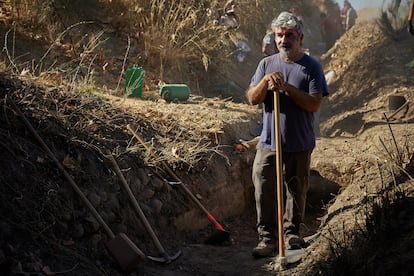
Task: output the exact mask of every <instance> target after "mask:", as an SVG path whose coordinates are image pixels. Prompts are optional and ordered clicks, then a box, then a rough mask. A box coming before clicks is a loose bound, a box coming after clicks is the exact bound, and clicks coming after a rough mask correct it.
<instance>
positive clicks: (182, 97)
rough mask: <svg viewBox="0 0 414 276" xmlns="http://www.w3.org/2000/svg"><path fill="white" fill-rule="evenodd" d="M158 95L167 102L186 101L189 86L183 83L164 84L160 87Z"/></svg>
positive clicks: (188, 94) (188, 95)
mask: <svg viewBox="0 0 414 276" xmlns="http://www.w3.org/2000/svg"><path fill="white" fill-rule="evenodd" d="M160 96H161V97H162V98H163V99H164V100H166V101H167V102H172V101H187V100H188V98H189V97H190V88H188V86H187V85H185V84H164V85H163V86H161V88H160Z"/></svg>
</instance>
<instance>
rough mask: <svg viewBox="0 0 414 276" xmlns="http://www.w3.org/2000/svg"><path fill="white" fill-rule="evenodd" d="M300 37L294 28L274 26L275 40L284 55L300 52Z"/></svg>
mask: <svg viewBox="0 0 414 276" xmlns="http://www.w3.org/2000/svg"><path fill="white" fill-rule="evenodd" d="M301 40H302V37H301V36H300V35H299V34H298V32H297V31H296V29H288V28H280V27H279V28H276V31H275V41H276V46H277V48H278V49H279V52H280V53H281V54H282V55H285V56H286V57H289V56H290V55H291V54H296V53H298V52H300V49H301Z"/></svg>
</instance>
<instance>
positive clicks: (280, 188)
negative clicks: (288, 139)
mask: <svg viewBox="0 0 414 276" xmlns="http://www.w3.org/2000/svg"><path fill="white" fill-rule="evenodd" d="M273 98H274V114H275V116H274V117H275V142H276V179H277V183H276V185H277V210H278V212H277V213H278V233H279V257H281V258H283V257H285V238H284V232H283V215H284V204H283V169H282V138H281V135H280V106H279V91H273Z"/></svg>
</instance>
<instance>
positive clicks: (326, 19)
mask: <svg viewBox="0 0 414 276" xmlns="http://www.w3.org/2000/svg"><path fill="white" fill-rule="evenodd" d="M320 19H321V21H320V27H321V35H322V39H323V41H324V42H325V46H326V50H328V49H330V48H331V47H332V46H333V45H334V44H335V41H336V40H337V39H338V38H339V34H340V23H339V22H338V16H334V15H332V14H328V15H327V14H326V13H324V12H322V13H321V14H320Z"/></svg>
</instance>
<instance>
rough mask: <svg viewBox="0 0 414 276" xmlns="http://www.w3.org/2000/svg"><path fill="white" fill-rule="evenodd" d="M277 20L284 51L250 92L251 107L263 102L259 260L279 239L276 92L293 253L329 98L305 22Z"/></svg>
mask: <svg viewBox="0 0 414 276" xmlns="http://www.w3.org/2000/svg"><path fill="white" fill-rule="evenodd" d="M274 22H275V36H276V38H275V40H276V46H277V48H278V50H279V53H278V54H276V55H272V56H269V57H265V58H263V59H262V60H261V61H260V62H259V64H258V66H257V69H256V72H255V74H254V75H253V77H252V79H251V83H250V86H249V89H248V90H247V93H246V94H247V98H248V100H249V103H250V104H252V105H256V104H263V130H262V132H261V135H260V140H259V142H258V145H257V151H256V157H255V160H254V163H253V172H252V180H253V184H254V187H255V200H256V212H257V232H258V235H259V243H258V245H257V246H256V247H255V248H254V249H253V252H252V254H253V256H254V257H256V258H260V257H267V256H271V255H272V254H273V253H274V251H275V250H276V248H277V240H278V238H277V232H278V231H277V194H276V156H275V150H276V145H275V142H276V139H275V123H274V120H275V116H274V115H275V114H274V104H273V93H274V92H273V91H278V93H279V95H280V96H279V99H280V133H281V141H282V162H283V166H284V183H285V190H286V193H285V199H286V204H285V206H286V207H285V214H284V234H285V242H286V245H287V248H288V249H295V248H300V247H303V246H304V245H305V242H304V240H303V238H301V237H300V236H299V226H300V224H301V222H302V219H303V217H304V214H305V205H306V194H307V191H308V183H309V182H308V180H309V173H310V159H311V154H312V150H313V148H314V147H315V134H314V131H313V130H314V127H313V126H314V113H315V112H317V111H318V110H319V108H320V106H321V103H322V97H323V96H326V95H328V88H327V84H326V81H325V76H324V72H323V70H322V66H321V65H320V63H319V62H317V61H316V60H315V59H314V58H312V57H310V56H309V55H306V54H305V53H304V52H303V50H302V42H303V24H302V22H301V21H300V20H299V19H298V17H296V16H295V15H293V14H292V13H289V12H282V13H281V14H280V15H279V16H278V17H277V18H276V20H275V21H274Z"/></svg>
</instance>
